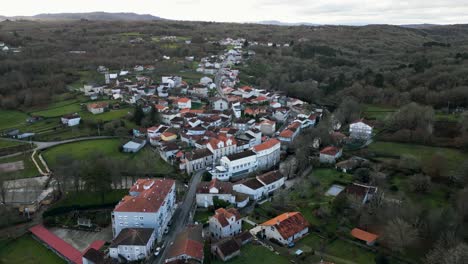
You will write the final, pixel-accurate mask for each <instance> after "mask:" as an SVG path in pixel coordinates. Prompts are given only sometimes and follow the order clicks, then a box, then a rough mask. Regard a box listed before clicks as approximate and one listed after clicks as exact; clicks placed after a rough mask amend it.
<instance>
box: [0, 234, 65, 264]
mask: <svg viewBox="0 0 468 264" xmlns="http://www.w3.org/2000/svg"><path fill="white" fill-rule="evenodd" d="M0 263H22V264H42V263H43V264H55V263H66V262H65V261H64V260H63V259H61V258H60V257H59V256H57V255H56V254H55V253H54V252H52V251H51V250H49V249H48V248H46V247H45V246H44V245H42V244H41V243H40V242H38V241H36V240H35V239H33V238H32V237H31V235H24V236H22V237H20V238H18V239H16V240H9V241H0Z"/></svg>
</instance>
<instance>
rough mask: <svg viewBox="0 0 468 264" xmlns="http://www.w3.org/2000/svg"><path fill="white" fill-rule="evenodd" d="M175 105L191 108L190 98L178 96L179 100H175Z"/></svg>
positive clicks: (180, 107) (181, 107)
mask: <svg viewBox="0 0 468 264" xmlns="http://www.w3.org/2000/svg"><path fill="white" fill-rule="evenodd" d="M177 107H178V108H179V109H184V108H188V109H190V108H192V100H190V98H185V97H183V98H180V99H179V100H177Z"/></svg>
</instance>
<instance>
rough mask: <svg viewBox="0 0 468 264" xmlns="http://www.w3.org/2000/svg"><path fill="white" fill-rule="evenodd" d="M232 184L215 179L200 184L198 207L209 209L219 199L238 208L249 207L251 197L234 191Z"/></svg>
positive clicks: (197, 196) (197, 199) (197, 193)
mask: <svg viewBox="0 0 468 264" xmlns="http://www.w3.org/2000/svg"><path fill="white" fill-rule="evenodd" d="M232 186H233V185H232V183H230V182H222V181H220V180H218V179H213V180H211V181H209V182H200V183H199V184H198V186H197V192H196V201H197V206H198V207H204V208H208V207H209V206H213V205H214V200H216V199H219V200H222V201H225V202H228V203H230V204H233V205H235V206H236V207H239V208H242V207H244V206H246V205H247V203H248V201H249V197H248V196H246V195H242V194H240V193H237V192H235V191H234V190H233V187H232Z"/></svg>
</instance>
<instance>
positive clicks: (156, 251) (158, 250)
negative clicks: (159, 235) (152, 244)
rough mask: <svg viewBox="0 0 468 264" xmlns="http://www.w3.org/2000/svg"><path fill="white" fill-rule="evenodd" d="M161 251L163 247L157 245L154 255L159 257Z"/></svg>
mask: <svg viewBox="0 0 468 264" xmlns="http://www.w3.org/2000/svg"><path fill="white" fill-rule="evenodd" d="M159 253H161V248H160V247H157V248H156V250H155V251H154V255H155V256H156V257H157V256H158V255H159Z"/></svg>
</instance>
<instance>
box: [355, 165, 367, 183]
mask: <svg viewBox="0 0 468 264" xmlns="http://www.w3.org/2000/svg"><path fill="white" fill-rule="evenodd" d="M353 175H354V177H355V178H356V180H358V181H360V182H362V183H368V182H369V178H370V170H369V169H368V168H359V169H357V170H356V171H355V172H354V174H353Z"/></svg>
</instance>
